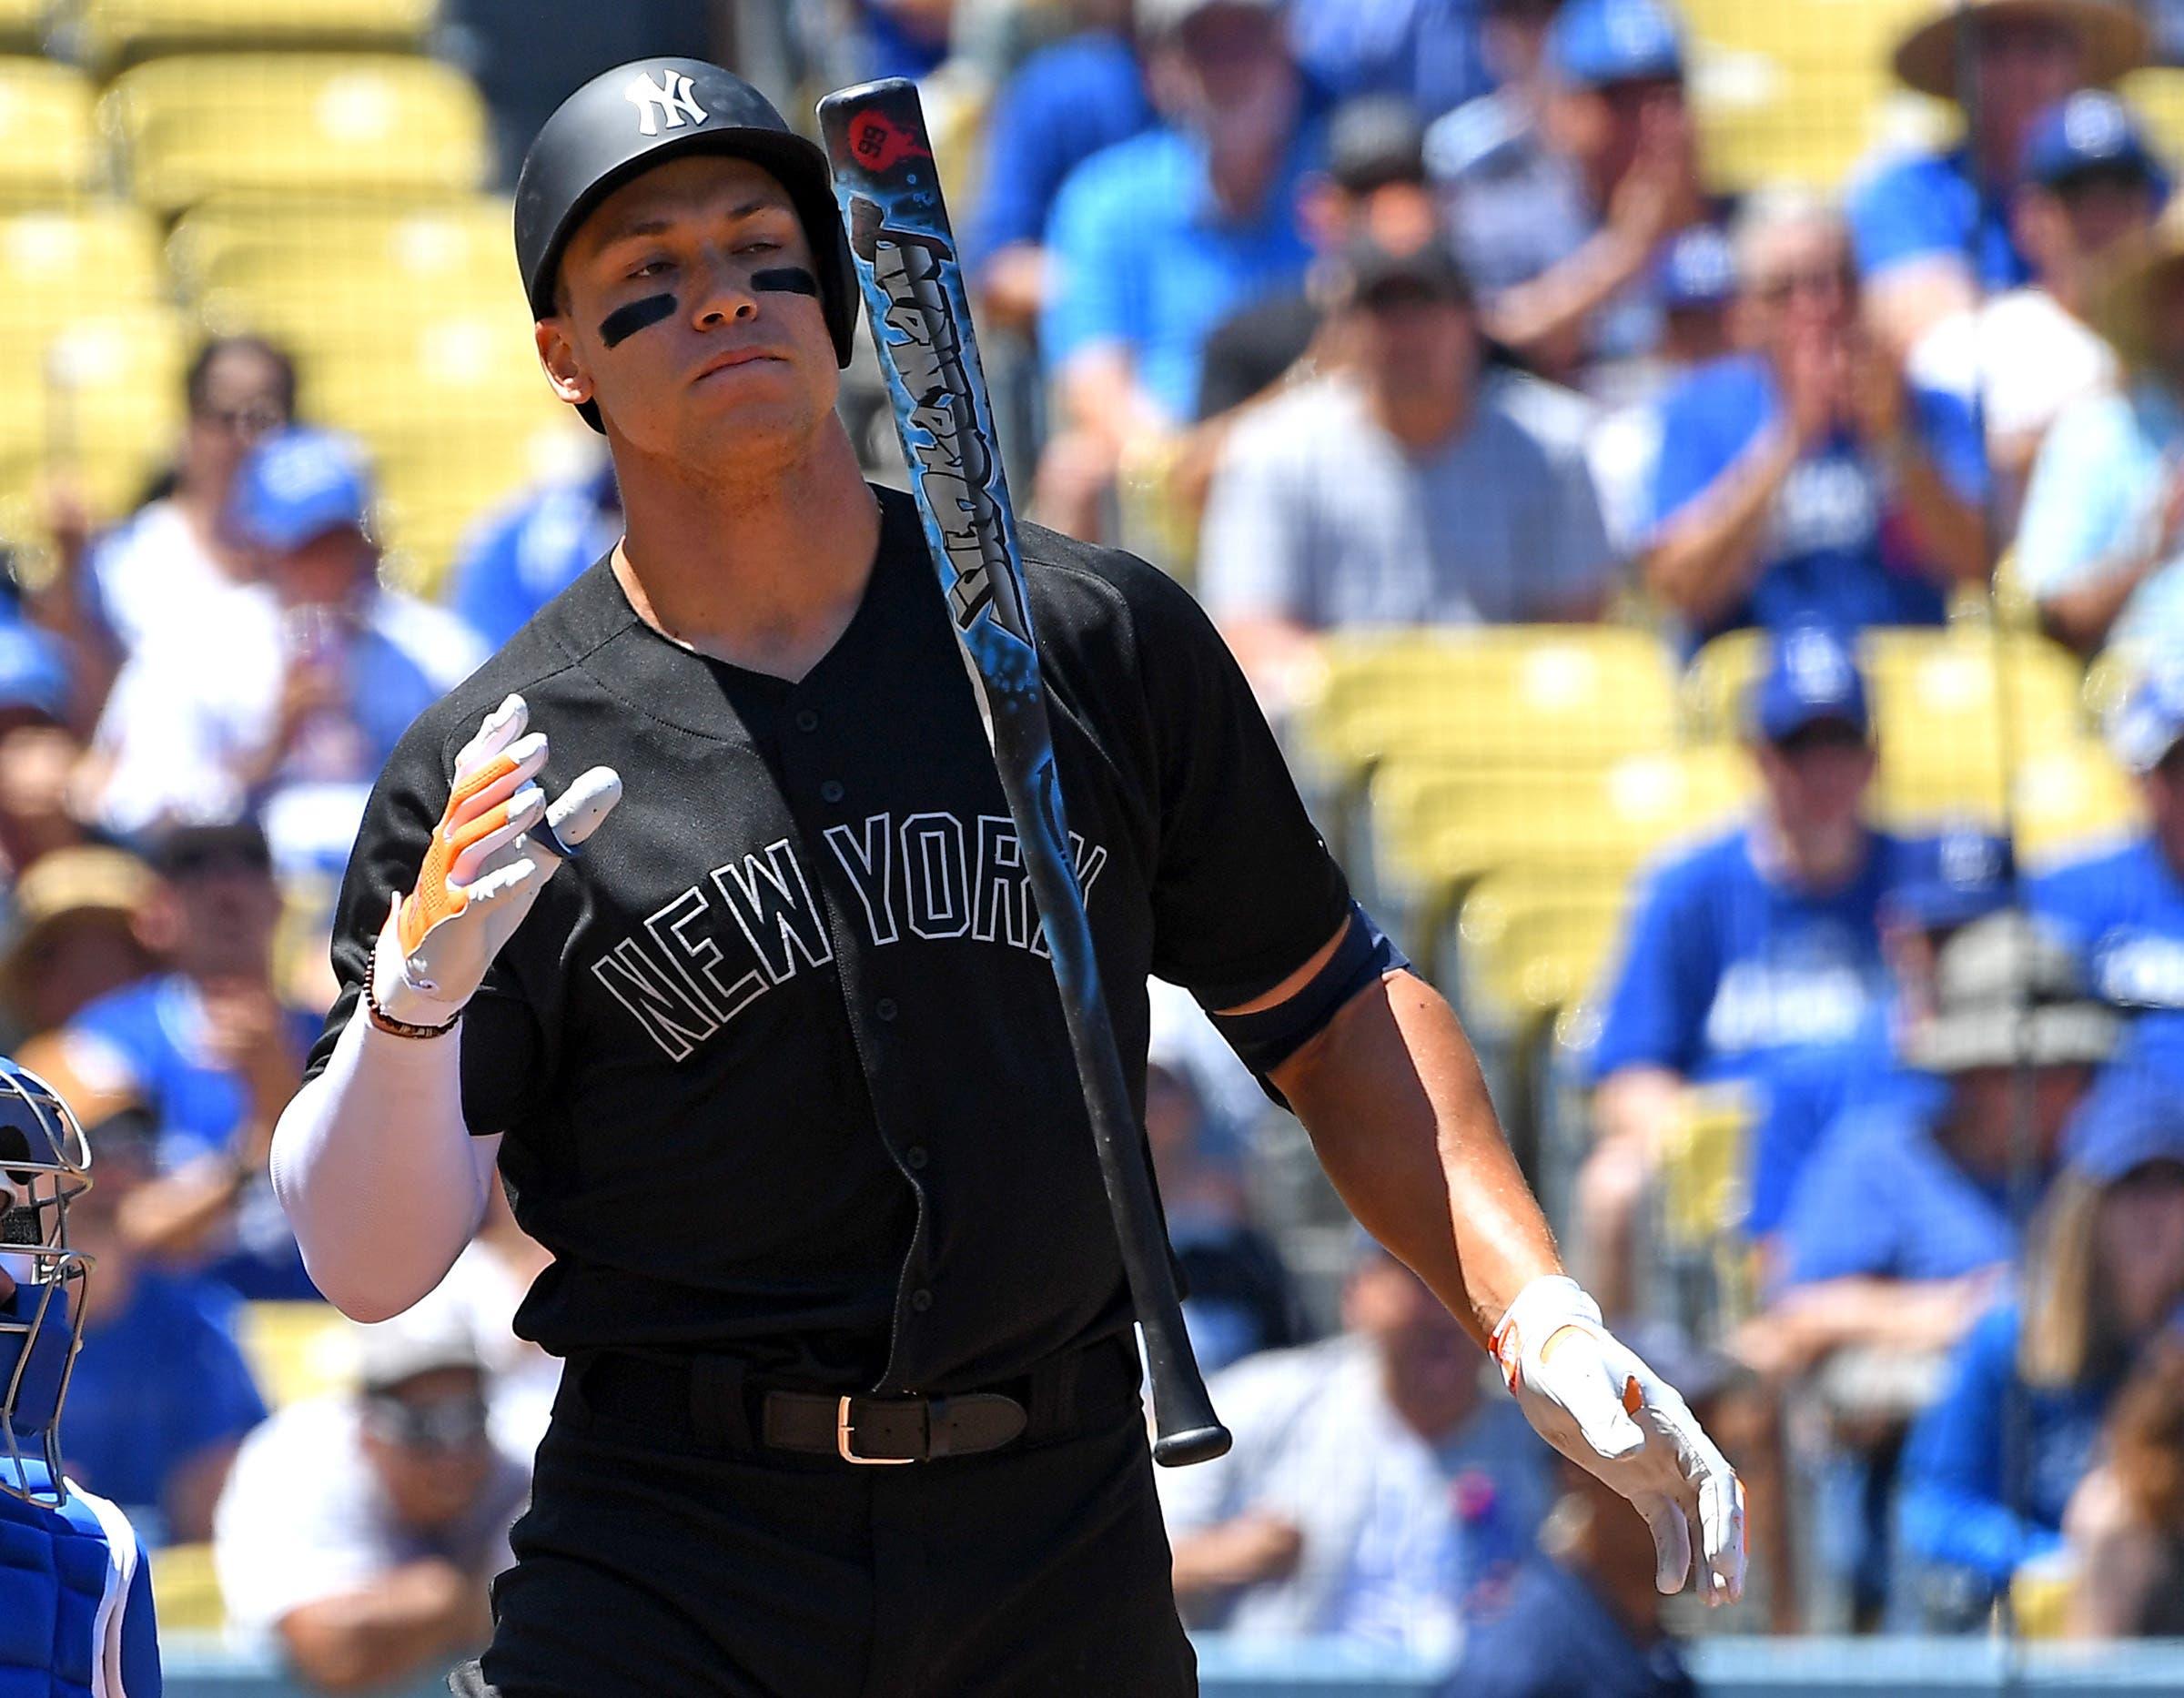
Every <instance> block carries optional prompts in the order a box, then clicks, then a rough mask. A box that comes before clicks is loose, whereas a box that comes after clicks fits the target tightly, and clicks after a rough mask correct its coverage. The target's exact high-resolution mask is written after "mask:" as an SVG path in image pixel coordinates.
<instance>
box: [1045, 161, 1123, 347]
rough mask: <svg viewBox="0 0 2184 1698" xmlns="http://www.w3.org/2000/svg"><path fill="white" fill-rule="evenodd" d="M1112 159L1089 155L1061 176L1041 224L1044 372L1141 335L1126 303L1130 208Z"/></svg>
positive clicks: (1115, 164) (1115, 163)
mask: <svg viewBox="0 0 2184 1698" xmlns="http://www.w3.org/2000/svg"><path fill="white" fill-rule="evenodd" d="M1122 186H1123V185H1122V183H1121V180H1120V173H1119V170H1118V167H1117V162H1116V161H1115V159H1114V158H1113V157H1110V156H1109V155H1107V154H1094V155H1093V156H1092V157H1091V158H1089V159H1087V160H1086V161H1085V162H1084V163H1083V164H1081V165H1079V166H1078V167H1077V169H1076V170H1074V171H1072V172H1071V173H1070V174H1069V175H1068V176H1067V177H1065V178H1064V179H1063V181H1062V187H1061V192H1060V193H1059V194H1057V196H1056V197H1055V202H1054V210H1053V211H1052V213H1051V214H1049V215H1048V217H1047V224H1046V248H1047V253H1048V256H1049V259H1050V263H1051V266H1052V274H1051V280H1050V284H1049V289H1050V293H1049V296H1048V299H1047V302H1046V310H1045V312H1044V314H1043V315H1042V317H1041V321H1040V325H1039V344H1040V349H1041V352H1042V354H1043V356H1044V357H1045V359H1046V369H1048V370H1049V371H1060V370H1061V369H1063V368H1064V367H1065V366H1067V364H1068V362H1069V361H1070V360H1071V359H1074V358H1075V357H1076V356H1077V355H1078V354H1080V353H1083V352H1084V351H1085V350H1086V349H1093V348H1099V347H1107V346H1115V345H1121V346H1125V347H1135V346H1137V345H1138V343H1139V342H1140V341H1141V340H1142V339H1143V338H1142V336H1141V334H1140V329H1139V326H1138V317H1137V314H1136V313H1135V312H1134V311H1133V310H1132V308H1131V299H1132V297H1131V288H1130V280H1131V278H1133V277H1134V276H1136V275H1137V272H1136V269H1135V268H1136V266H1137V263H1138V257H1137V256H1136V255H1135V254H1133V253H1132V252H1130V248H1131V246H1132V243H1131V230H1132V227H1133V225H1134V222H1135V220H1136V218H1137V216H1138V215H1137V209H1136V208H1135V207H1133V206H1132V205H1131V204H1130V202H1129V200H1128V199H1127V197H1125V196H1123V195H1122V194H1120V193H1118V192H1117V190H1118V188H1119V187H1122Z"/></svg>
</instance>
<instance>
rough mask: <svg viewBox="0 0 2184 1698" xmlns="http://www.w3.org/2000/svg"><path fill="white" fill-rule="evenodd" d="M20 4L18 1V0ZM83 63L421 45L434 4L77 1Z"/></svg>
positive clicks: (408, 0)
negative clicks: (214, 52)
mask: <svg viewBox="0 0 2184 1698" xmlns="http://www.w3.org/2000/svg"><path fill="white" fill-rule="evenodd" d="M18 3H19V0H18ZM79 5H80V10H79V11H78V12H77V13H76V39H77V41H78V43H79V44H80V50H81V52H82V54H83V56H84V57H85V59H86V61H87V62H88V63H90V64H92V65H95V66H105V67H111V66H116V65H122V64H126V63H129V62H131V61H134V60H136V59H146V58H150V57H151V56H154V55H155V54H164V53H190V52H203V51H205V50H207V49H220V48H238V47H410V48H415V47H419V46H421V45H423V43H424V40H425V36H426V35H427V34H428V33H429V32H430V29H431V27H432V24H433V21H434V19H435V17H436V16H437V15H438V14H439V11H440V5H439V0H79Z"/></svg>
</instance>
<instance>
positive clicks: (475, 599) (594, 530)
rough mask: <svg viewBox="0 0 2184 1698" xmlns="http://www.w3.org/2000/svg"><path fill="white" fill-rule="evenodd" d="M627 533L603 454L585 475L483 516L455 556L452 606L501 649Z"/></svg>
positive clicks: (529, 492)
mask: <svg viewBox="0 0 2184 1698" xmlns="http://www.w3.org/2000/svg"><path fill="white" fill-rule="evenodd" d="M621 537H622V490H620V489H619V488H618V487H617V486H616V484H615V482H614V468H613V467H612V465H610V464H608V463H607V462H606V461H605V460H604V459H603V458H602V461H601V463H600V464H599V466H598V467H596V468H595V469H594V470H592V471H591V473H589V474H588V475H587V476H585V477H582V478H575V479H571V480H567V481H564V482H561V483H554V484H549V485H547V486H546V487H545V488H543V489H539V490H525V491H524V493H523V494H521V495H520V496H518V497H517V498H516V499H515V500H512V501H510V502H508V503H507V504H505V505H504V506H502V507H501V508H499V509H497V510H495V511H493V512H490V513H489V514H487V515H486V516H485V518H484V519H482V520H480V521H479V523H478V525H477V527H476V529H475V530H473V531H471V533H470V538H469V540H468V541H466V542H465V543H464V545H463V551H462V556H461V558H460V560H458V561H456V562H455V577H454V583H453V585H452V587H451V588H450V591H449V595H448V601H449V605H450V607H451V608H452V609H453V610H454V611H455V615H456V617H457V618H458V619H460V620H461V621H462V622H463V623H464V624H465V625H467V626H469V627H470V630H471V631H473V632H476V633H477V634H478V635H479V636H480V638H482V639H483V640H484V641H485V642H486V643H487V644H488V645H489V646H490V647H493V648H498V647H500V645H501V644H502V643H504V642H507V641H508V640H509V639H510V638H511V637H512V636H514V635H515V634H516V632H517V631H518V630H519V629H520V628H521V626H523V625H524V624H525V623H527V622H529V621H530V619H531V615H532V614H533V613H535V612H537V611H539V610H540V609H541V607H544V606H545V605H546V603H547V602H549V601H551V600H553V598H554V597H555V596H557V595H559V594H560V593H561V591H563V590H565V589H567V588H568V587H569V585H570V584H571V582H573V581H575V578H576V575H577V574H578V573H579V572H581V571H583V570H584V568H585V567H587V566H589V565H591V562H592V561H595V560H597V559H599V557H600V556H601V555H602V554H604V553H605V552H606V551H608V550H609V549H611V548H612V547H613V546H614V544H615V543H616V542H617V541H620V540H621Z"/></svg>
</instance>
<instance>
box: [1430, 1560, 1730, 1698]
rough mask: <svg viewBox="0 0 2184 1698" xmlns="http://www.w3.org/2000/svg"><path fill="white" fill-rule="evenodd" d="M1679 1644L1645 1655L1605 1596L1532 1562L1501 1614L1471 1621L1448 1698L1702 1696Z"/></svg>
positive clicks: (1660, 1644)
mask: <svg viewBox="0 0 2184 1698" xmlns="http://www.w3.org/2000/svg"><path fill="white" fill-rule="evenodd" d="M1698 1690H1699V1689H1698V1686H1697V1685H1696V1683H1694V1681H1693V1680H1692V1678H1691V1672H1690V1671H1689V1670H1688V1669H1686V1668H1685V1667H1684V1657H1683V1653H1682V1652H1681V1651H1680V1650H1678V1648H1677V1645H1676V1642H1675V1641H1674V1640H1673V1639H1668V1638H1662V1639H1657V1640H1655V1641H1654V1642H1653V1645H1652V1647H1651V1648H1650V1649H1641V1648H1640V1647H1639V1645H1638V1644H1637V1643H1636V1642H1634V1641H1633V1639H1632V1638H1631V1636H1630V1634H1629V1632H1626V1631H1625V1630H1624V1628H1623V1623H1622V1622H1619V1621H1617V1620H1616V1619H1615V1617H1614V1616H1613V1614H1612V1613H1611V1612H1609V1610H1608V1607H1607V1605H1606V1604H1605V1603H1603V1602H1602V1601H1601V1597H1600V1594H1599V1593H1598V1592H1594V1591H1593V1588H1592V1587H1591V1586H1589V1585H1587V1584H1586V1583H1585V1582H1583V1581H1582V1580H1581V1579H1579V1578H1578V1576H1576V1575H1575V1574H1572V1573H1571V1572H1569V1571H1567V1570H1566V1569H1563V1568H1562V1567H1561V1566H1560V1565H1558V1564H1556V1563H1554V1562H1550V1561H1548V1559H1546V1558H1545V1557H1541V1556H1535V1557H1532V1558H1530V1559H1528V1560H1527V1561H1526V1562H1524V1563H1523V1565H1522V1567H1520V1568H1519V1569H1518V1570H1517V1572H1516V1574H1515V1577H1514V1579H1513V1580H1512V1583H1511V1586H1510V1590H1509V1594H1508V1598H1507V1601H1506V1602H1504V1603H1503V1604H1502V1607H1501V1608H1499V1609H1498V1610H1494V1611H1491V1612H1483V1613H1480V1614H1476V1615H1474V1616H1473V1617H1472V1619H1471V1622H1470V1625H1469V1629H1468V1631H1467V1632H1466V1634H1465V1637H1464V1647H1463V1661H1462V1662H1461V1663H1460V1664H1459V1665H1458V1667H1457V1670H1456V1675H1455V1678H1454V1679H1453V1680H1451V1682H1450V1683H1449V1684H1448V1687H1447V1689H1446V1692H1447V1698H1697V1694H1698Z"/></svg>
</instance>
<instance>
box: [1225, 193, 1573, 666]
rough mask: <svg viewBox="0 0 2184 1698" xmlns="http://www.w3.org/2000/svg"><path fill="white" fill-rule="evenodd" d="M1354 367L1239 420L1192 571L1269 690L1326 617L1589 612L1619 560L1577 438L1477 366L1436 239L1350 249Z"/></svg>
mask: <svg viewBox="0 0 2184 1698" xmlns="http://www.w3.org/2000/svg"><path fill="white" fill-rule="evenodd" d="M1342 267H1343V282H1342V286H1341V287H1342V296H1341V299H1342V305H1341V308H1340V323H1339V325H1338V326H1337V331H1338V334H1340V335H1341V336H1343V337H1344V338H1346V339H1347V340H1348V342H1349V343H1350V347H1351V349H1352V350H1353V352H1352V358H1351V359H1350V361H1349V362H1348V365H1347V369H1344V370H1343V371H1341V372H1340V373H1339V374H1336V375H1333V376H1330V377H1328V378H1325V379H1321V380H1320V381H1318V382H1315V383H1310V384H1306V385H1301V386H1299V387H1298V388H1297V389H1293V390H1291V391H1290V392H1289V393H1288V394H1287V395H1284V396H1283V397H1281V398H1280V399H1278V400H1275V401H1272V402H1269V404H1268V405H1267V406H1265V407H1264V408H1262V409H1259V410H1258V411H1257V412H1255V413H1254V414H1253V415H1252V416H1251V417H1249V419H1245V420H1244V421H1243V422H1242V423H1240V424H1239V426H1238V427H1237V429H1236V430H1235V432H1234V434H1233V435H1232V436H1231V438H1230V440H1229V445H1228V449H1227V451H1226V453H1225V454H1224V456H1223V459H1222V462H1221V467H1220V470H1219V471H1218V473H1217V475H1216V477H1215V480H1214V484H1213V490H1212V493H1211V497H1210V499H1209V500H1208V505H1207V513H1206V524H1205V531H1204V534H1203V537H1202V539H1201V541H1200V543H1199V553H1198V571H1199V585H1200V591H1201V594H1202V597H1203V599H1204V601H1205V603H1206V608H1207V611H1208V612H1210V613H1211V614H1212V615H1213V617H1214V620H1215V622H1217V623H1218V624H1219V626H1220V627H1221V632H1222V634H1223V635H1224V636H1225V637H1226V638H1227V639H1228V641H1229V645H1230V647H1231V648H1233V649H1234V650H1235V652H1236V654H1237V657H1238V659H1239V660H1240V661H1241V662H1243V665H1244V670H1245V672H1247V673H1248V674H1249V676H1250V678H1251V680H1252V682H1253V685H1254V687H1255V688H1257V689H1258V690H1259V692H1260V695H1261V698H1262V699H1264V700H1267V701H1269V702H1285V701H1287V700H1288V699H1289V697H1290V696H1291V695H1292V694H1293V692H1294V682H1295V680H1296V679H1297V678H1298V677H1299V676H1300V675H1301V673H1302V672H1303V670H1304V669H1306V668H1307V667H1308V666H1309V661H1310V659H1311V656H1312V653H1313V652H1314V651H1315V649H1316V647H1317V643H1318V639H1319V637H1320V634H1321V633H1322V632H1329V631H1338V630H1357V629H1360V628H1365V627H1402V626H1413V625H1431V624H1440V625H1457V624H1464V625H1469V624H1509V623H1539V622H1550V621H1555V620H1576V619H1589V618H1593V617H1594V616H1595V615H1597V613H1598V612H1599V610H1600V607H1601V604H1602V603H1603V601H1605V600H1606V597H1607V593H1608V591H1609V589H1610V587H1611V585H1612V582H1613V558H1612V552H1611V550H1610V548H1609V545H1608V538H1607V532H1606V530H1605V528H1604V526H1603V523H1602V521H1601V516H1600V502H1599V498H1598V497H1597V496H1596V495H1595V493H1594V491H1593V478H1592V472H1591V470H1590V468H1589V467H1588V466H1587V465H1586V463H1585V460H1584V456H1583V452H1582V446H1581V445H1580V444H1579V442H1578V441H1577V440H1574V438H1572V437H1571V436H1568V435H1565V434H1557V433H1555V432H1553V431H1552V430H1547V429H1543V428H1542V424H1541V421H1540V416H1539V415H1540V408H1539V405H1538V401H1537V399H1536V397H1535V394H1534V391H1535V390H1536V389H1538V387H1539V386H1538V384H1537V382H1536V380H1535V379H1527V378H1521V377H1517V376H1514V375H1512V374H1507V373H1495V374H1491V375H1489V374H1486V373H1484V372H1482V371H1481V369H1480V363H1481V349H1480V340H1479V327H1478V318H1477V314H1476V312H1475V309H1474V308H1473V306H1472V302H1471V291H1470V289H1469V288H1468V287H1467V285H1466V283H1465V280H1464V278H1463V274H1462V273H1461V271H1460V270H1459V269H1458V268H1457V266H1456V262H1455V260H1454V258H1452V257H1451V255H1450V253H1449V251H1448V249H1447V248H1446V246H1445V245H1443V244H1442V243H1441V242H1440V241H1438V240H1435V239H1432V238H1431V236H1429V237H1428V238H1426V239H1424V240H1423V241H1421V242H1417V243H1416V244H1415V245H1413V246H1411V247H1408V248H1394V247H1389V246H1383V245H1382V244H1380V243H1379V242H1376V241H1374V240H1372V239H1371V238H1369V237H1368V238H1361V239H1360V240H1359V241H1358V242H1357V243H1355V244H1353V245H1352V247H1351V248H1350V251H1349V252H1348V253H1347V254H1346V255H1345V256H1344V257H1343V260H1342Z"/></svg>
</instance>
